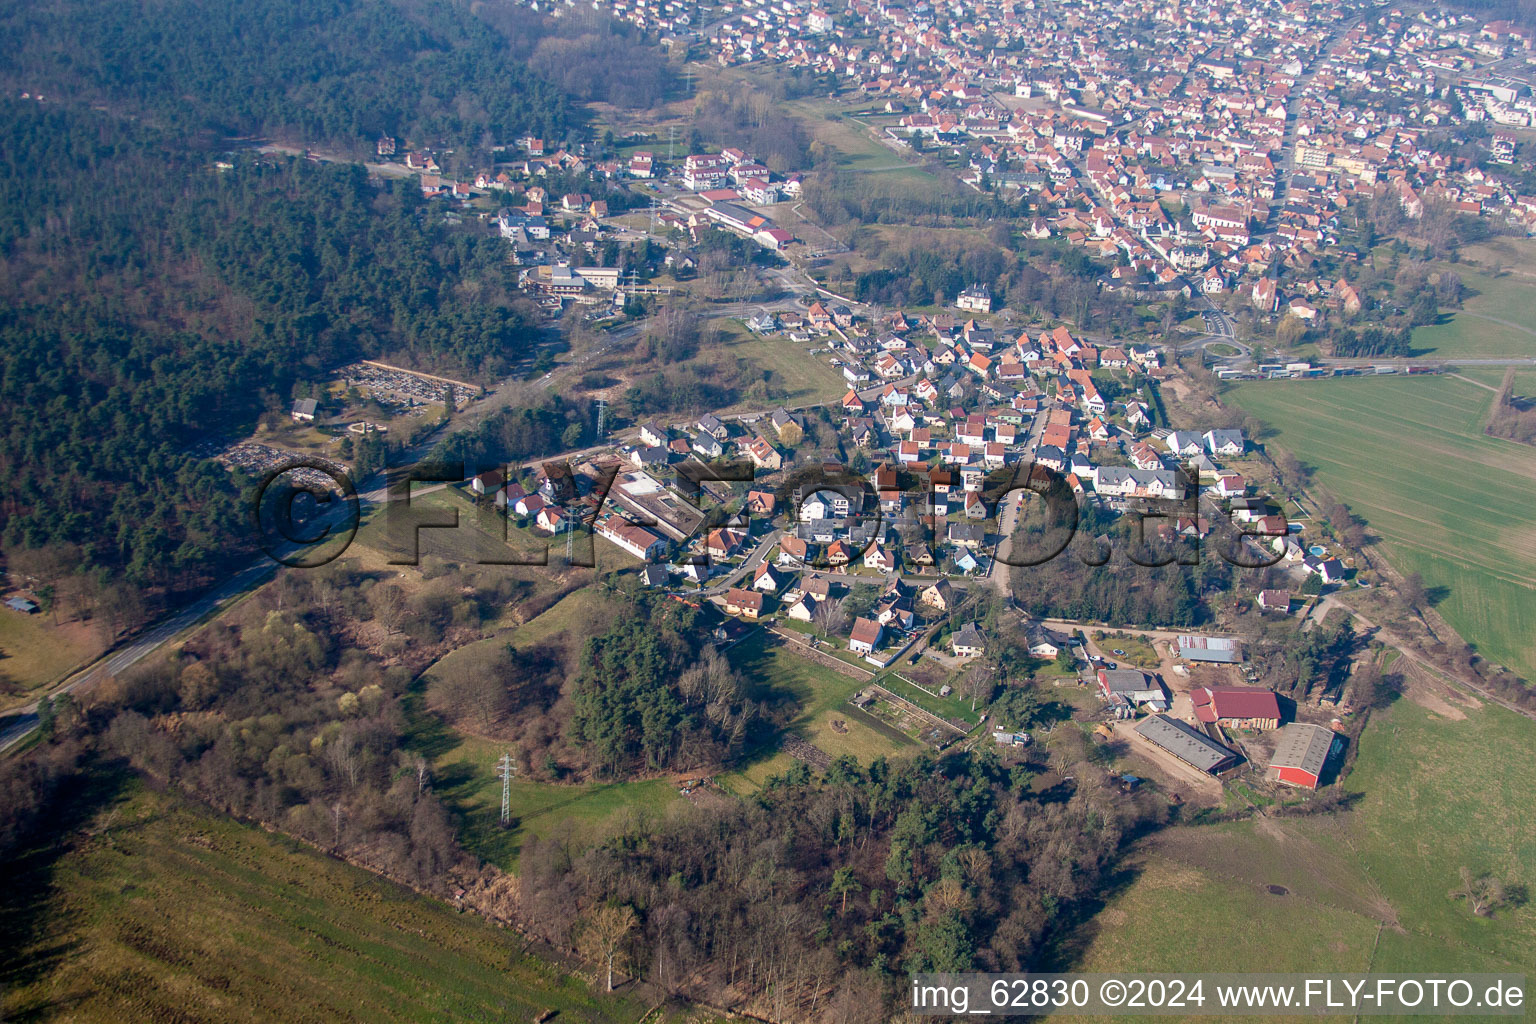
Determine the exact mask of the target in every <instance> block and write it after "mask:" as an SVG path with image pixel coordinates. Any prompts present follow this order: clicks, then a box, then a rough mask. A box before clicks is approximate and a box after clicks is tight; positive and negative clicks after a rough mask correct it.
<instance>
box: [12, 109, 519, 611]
mask: <svg viewBox="0 0 1536 1024" xmlns="http://www.w3.org/2000/svg"><path fill="white" fill-rule="evenodd" d="M0 133H3V134H4V136H5V138H6V139H7V142H8V144H7V146H6V147H5V150H4V154H3V157H0V260H3V266H4V271H5V273H4V275H3V277H0V297H3V299H4V302H3V309H0V417H3V422H0V432H3V436H4V437H5V445H4V450H5V452H6V456H5V457H4V458H3V459H0V486H3V489H4V493H5V499H4V501H3V502H0V536H3V539H4V543H5V545H6V550H7V553H8V555H9V554H10V553H12V552H14V551H16V550H34V549H40V548H44V547H50V546H52V547H58V546H61V545H65V546H70V547H71V548H72V549H73V550H75V551H76V552H77V554H78V568H79V569H80V570H82V571H96V570H101V571H111V572H115V573H119V574H121V575H122V576H124V577H126V578H127V579H128V580H130V581H132V582H133V583H135V584H137V585H139V586H170V587H178V586H196V585H199V584H200V583H202V582H204V581H206V580H207V579H208V578H210V576H211V574H212V573H215V572H216V571H218V570H219V569H221V568H223V567H225V566H228V565H229V564H232V562H233V561H235V560H238V559H240V558H242V557H245V555H246V553H247V551H248V549H249V540H248V539H247V538H245V537H244V532H243V530H244V527H243V524H244V516H245V510H244V508H243V507H242V506H241V505H240V503H239V501H238V499H237V493H236V488H235V482H234V481H232V480H231V479H230V477H229V475H228V474H227V473H226V472H225V471H224V470H222V469H221V468H219V467H218V466H217V465H215V464H213V463H211V462H209V461H207V460H206V459H205V458H201V457H196V456H194V455H193V454H191V453H190V451H189V448H190V447H191V446H192V445H194V444H195V443H197V442H200V441H205V440H208V439H212V438H218V437H221V436H238V435H239V434H241V433H243V432H245V431H248V430H249V429H250V427H251V426H252V424H253V423H254V422H255V420H256V419H257V417H258V416H260V415H262V414H263V413H265V412H269V411H278V412H282V411H285V410H286V408H287V403H288V401H289V399H290V398H291V397H292V396H293V393H294V392H293V389H294V386H295V384H297V383H299V382H301V381H302V382H313V381H317V380H320V379H322V378H323V377H324V376H325V375H326V374H327V373H329V371H330V370H331V369H332V368H334V367H335V366H336V365H338V364H339V363H341V362H343V361H346V360H350V359H355V358H358V357H360V356H366V357H383V358H388V359H390V360H393V361H397V362H401V363H404V364H407V365H427V366H430V367H431V368H432V369H434V370H436V371H438V372H449V373H455V372H456V373H461V374H466V375H471V376H477V377H481V378H490V377H495V376H498V375H501V374H504V373H506V372H507V371H508V370H509V369H510V368H511V367H512V366H513V365H514V364H516V363H518V362H520V361H522V360H524V359H525V358H526V357H527V356H529V355H530V354H531V350H532V347H533V345H534V344H535V343H536V341H537V340H538V335H537V333H536V331H535V329H534V327H533V321H532V317H531V314H530V311H529V308H528V306H527V305H526V300H525V299H524V298H523V297H522V296H521V294H520V293H518V292H517V290H516V287H515V281H514V280H512V279H511V278H510V276H509V270H508V267H507V265H506V263H505V260H504V258H503V257H504V252H503V250H502V248H501V247H500V246H499V245H498V242H497V240H496V239H494V238H490V237H486V236H484V235H482V234H479V233H475V234H470V233H465V232H456V231H454V230H453V229H452V228H450V227H449V226H446V225H444V224H442V223H441V222H440V220H439V219H438V218H437V217H436V216H434V215H433V214H432V212H431V211H430V210H429V209H428V208H427V207H426V206H425V205H424V203H423V201H422V199H421V198H420V195H419V193H418V191H417V189H415V188H414V187H410V186H400V187H392V186H391V185H389V184H387V183H386V184H374V183H371V182H370V181H369V179H368V177H367V175H366V172H364V171H363V169H362V168H361V167H355V166H343V165H332V164H319V163H311V162H308V161H303V160H292V159H288V158H283V157H262V156H258V155H254V154H243V155H235V156H234V157H233V158H231V159H230V160H228V162H227V163H226V166H225V168H224V169H223V170H216V169H215V167H214V161H215V160H216V159H219V158H220V157H221V156H223V154H219V153H217V152H216V151H215V152H213V153H210V152H200V151H197V150H195V149H192V148H190V147H187V146H184V145H182V144H181V143H180V142H178V140H177V139H176V138H174V137H172V136H167V135H165V134H164V133H162V132H160V131H158V130H156V129H153V128H149V127H145V126H142V125H136V124H132V123H127V122H124V121H121V120H118V119H115V118H112V117H110V116H108V115H105V114H101V113H98V112H94V111H85V110H80V109H77V108H67V107H61V106H56V105H54V104H49V103H38V102H35V101H20V100H11V101H6V102H3V103H0ZM104 181H110V183H111V186H110V190H107V189H104V188H103V182H104Z"/></svg>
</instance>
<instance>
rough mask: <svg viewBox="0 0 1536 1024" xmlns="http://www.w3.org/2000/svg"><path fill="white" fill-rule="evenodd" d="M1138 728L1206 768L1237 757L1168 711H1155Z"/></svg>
mask: <svg viewBox="0 0 1536 1024" xmlns="http://www.w3.org/2000/svg"><path fill="white" fill-rule="evenodd" d="M1136 731H1137V732H1139V733H1141V735H1143V736H1145V737H1146V738H1147V739H1148V740H1151V741H1152V742H1153V743H1155V744H1157V745H1158V746H1159V747H1162V748H1163V749H1164V750H1166V751H1168V753H1170V754H1172V755H1173V756H1174V757H1176V758H1178V759H1179V760H1180V761H1183V762H1184V763H1185V764H1189V765H1193V766H1194V767H1196V768H1198V769H1200V770H1201V771H1203V772H1214V771H1220V770H1221V769H1222V768H1225V767H1226V766H1227V765H1229V764H1231V763H1232V762H1233V760H1234V759H1235V758H1236V757H1237V755H1236V754H1234V753H1232V751H1230V750H1228V749H1227V748H1226V747H1224V746H1222V745H1221V744H1220V743H1217V742H1216V741H1215V740H1213V739H1211V738H1210V737H1208V736H1206V735H1205V734H1204V733H1202V732H1200V731H1199V730H1197V729H1196V728H1195V727H1194V726H1192V725H1190V724H1189V723H1187V722H1181V721H1179V720H1178V719H1177V718H1169V717H1168V716H1167V715H1152V716H1151V717H1149V718H1148V719H1147V720H1146V721H1145V722H1142V723H1141V724H1140V725H1138V726H1137V727H1136Z"/></svg>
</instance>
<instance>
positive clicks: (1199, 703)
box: [1189, 686, 1280, 729]
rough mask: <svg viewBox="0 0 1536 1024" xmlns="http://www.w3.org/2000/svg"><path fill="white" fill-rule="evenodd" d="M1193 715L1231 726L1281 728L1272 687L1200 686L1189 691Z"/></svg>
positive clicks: (1235, 727)
mask: <svg viewBox="0 0 1536 1024" xmlns="http://www.w3.org/2000/svg"><path fill="white" fill-rule="evenodd" d="M1189 697H1190V700H1192V701H1193V702H1194V705H1195V717H1196V718H1197V719H1199V720H1200V721H1202V722H1207V723H1209V722H1214V723H1216V724H1218V725H1224V726H1227V727H1228V728H1232V729H1278V728H1280V702H1279V700H1278V699H1277V698H1276V697H1275V691H1273V690H1261V689H1257V688H1254V687H1248V686H1220V687H1212V686H1199V687H1196V688H1195V689H1193V690H1191V691H1189Z"/></svg>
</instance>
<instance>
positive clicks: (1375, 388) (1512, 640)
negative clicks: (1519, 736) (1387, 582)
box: [1229, 377, 1536, 678]
mask: <svg viewBox="0 0 1536 1024" xmlns="http://www.w3.org/2000/svg"><path fill="white" fill-rule="evenodd" d="M1229 396H1230V397H1231V398H1232V399H1234V400H1235V401H1236V403H1237V404H1238V405H1239V406H1241V407H1242V408H1243V409H1244V410H1245V411H1247V412H1250V413H1252V414H1254V415H1255V416H1257V417H1259V418H1260V419H1261V420H1263V421H1264V422H1265V423H1267V424H1269V425H1270V426H1272V427H1274V428H1275V429H1276V430H1277V435H1276V438H1275V440H1276V441H1277V442H1278V443H1279V444H1280V445H1282V446H1283V447H1285V448H1288V449H1289V450H1291V451H1292V452H1294V453H1295V454H1296V455H1297V456H1298V457H1299V458H1300V459H1301V460H1302V461H1303V462H1304V463H1306V464H1308V465H1310V466H1312V467H1314V468H1315V472H1316V476H1317V479H1318V480H1319V481H1320V482H1321V483H1322V484H1323V485H1324V486H1325V487H1327V488H1328V490H1329V491H1331V492H1332V493H1334V494H1335V495H1337V496H1338V497H1339V498H1341V499H1342V500H1343V501H1344V502H1346V503H1347V504H1348V505H1349V506H1350V508H1351V509H1352V510H1353V511H1355V512H1356V513H1357V514H1359V515H1361V516H1363V517H1364V518H1365V519H1366V521H1367V522H1368V523H1369V524H1370V527H1371V529H1372V531H1373V532H1375V533H1377V534H1379V535H1380V536H1381V537H1382V538H1383V540H1384V541H1385V544H1386V549H1387V553H1388V556H1389V557H1390V558H1391V559H1392V562H1393V564H1394V565H1395V566H1396V567H1397V568H1399V569H1400V570H1402V571H1404V572H1419V573H1422V574H1423V576H1424V580H1425V582H1426V584H1427V585H1428V586H1430V587H1433V588H1444V599H1443V600H1441V601H1440V603H1439V604H1438V605H1437V609H1438V610H1439V611H1440V613H1441V614H1443V615H1444V616H1445V617H1446V619H1447V620H1448V621H1449V622H1450V623H1451V624H1452V625H1453V626H1454V627H1455V628H1456V629H1457V631H1458V632H1460V633H1461V635H1462V637H1463V638H1464V639H1466V640H1467V642H1468V643H1471V644H1474V645H1475V646H1476V647H1477V648H1478V650H1479V651H1481V652H1482V653H1483V654H1484V655H1485V656H1487V657H1489V658H1491V659H1493V660H1495V661H1499V662H1503V663H1505V664H1508V665H1510V666H1511V667H1512V668H1514V669H1515V670H1516V671H1519V672H1521V673H1523V674H1525V675H1527V676H1530V677H1533V678H1536V649H1533V648H1532V646H1531V643H1530V638H1531V637H1532V636H1533V635H1536V527H1533V525H1532V519H1531V514H1530V510H1531V509H1532V508H1533V507H1536V449H1532V448H1530V447H1528V446H1526V445H1520V444H1515V443H1514V442H1510V441H1501V440H1498V439H1495V438H1489V437H1485V436H1483V434H1482V423H1483V419H1484V417H1485V416H1486V414H1487V411H1488V405H1489V402H1490V401H1491V400H1492V398H1493V394H1492V392H1490V391H1488V390H1486V389H1484V388H1480V387H1477V386H1476V385H1474V384H1470V383H1468V382H1466V381H1462V380H1457V379H1455V378H1451V377H1441V378H1418V379H1408V378H1399V379H1395V380H1382V379H1339V380H1328V381H1309V382H1285V383H1268V382H1266V383H1260V384H1250V385H1243V386H1241V387H1238V388H1236V389H1234V390H1233V391H1231V392H1229Z"/></svg>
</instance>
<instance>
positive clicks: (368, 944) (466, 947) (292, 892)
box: [0, 787, 644, 1024]
mask: <svg viewBox="0 0 1536 1024" xmlns="http://www.w3.org/2000/svg"><path fill="white" fill-rule="evenodd" d="M118 808H119V809H118V813H117V817H116V819H115V823H114V824H113V825H112V827H111V829H110V831H109V832H108V833H106V834H105V835H100V834H98V835H96V836H90V835H88V834H86V833H83V832H82V833H80V834H78V835H76V836H74V837H72V839H71V841H70V842H69V844H68V845H67V847H66V849H65V852H64V853H63V854H62V855H61V856H58V857H57V858H55V857H54V856H53V854H52V852H51V851H48V852H42V853H37V854H34V855H32V856H31V857H28V858H24V859H23V860H22V861H21V862H19V863H15V864H13V865H11V871H12V874H11V877H10V879H9V882H10V884H9V885H7V899H6V903H5V909H4V915H5V916H4V919H3V922H0V923H3V928H0V931H3V932H4V933H5V935H6V937H7V939H8V940H14V945H13V942H12V941H7V943H6V944H5V945H6V947H8V950H9V953H10V954H11V955H8V956H7V957H6V960H5V963H6V971H5V974H4V980H5V985H6V991H5V995H4V1003H3V1005H4V1007H5V1010H6V1019H8V1020H9V1019H27V1020H54V1019H61V1020H71V1021H84V1022H89V1021H103V1022H113V1024H116V1022H119V1021H128V1020H134V1021H150V1020H177V1021H191V1020H221V1021H269V1020H283V1021H352V1020H356V1021H450V1020H451V1021H504V1020H532V1019H533V1018H534V1017H536V1016H538V1015H539V1014H540V1013H542V1012H543V1011H545V1010H548V1009H558V1010H559V1011H560V1012H559V1019H560V1020H562V1021H565V1020H569V1021H594V1022H596V1021H610V1020H611V1021H620V1020H623V1021H633V1020H636V1019H638V1018H639V1017H640V1015H641V1013H642V1012H643V1010H644V1007H641V1006H639V1005H637V1004H634V1003H633V1002H631V1001H629V1000H627V999H603V1000H599V999H598V998H596V997H595V996H594V995H593V994H592V993H591V992H590V991H589V990H588V989H587V988H586V986H585V985H584V984H583V983H582V982H581V981H579V980H577V979H573V978H571V977H570V976H569V974H568V973H567V972H564V971H561V970H559V969H557V968H555V967H553V966H551V965H549V964H546V963H543V962H541V961H538V960H534V959H532V958H528V957H522V956H519V955H518V953H517V950H518V948H519V944H518V943H517V941H516V937H515V936H514V935H513V934H512V933H510V932H507V931H503V930H500V929H497V928H494V927H492V926H491V925H489V924H487V923H485V922H484V921H482V920H481V919H480V918H477V917H474V916H472V915H468V914H458V913H455V912H454V911H453V910H451V909H450V908H448V907H446V906H444V905H443V904H440V903H437V902H434V901H432V900H428V899H425V898H423V897H420V896H416V895H414V894H412V893H410V892H408V891H406V890H404V889H402V888H400V887H398V886H396V885H393V884H392V883H389V882H385V881H382V880H380V879H378V878H376V877H374V876H373V875H371V874H369V873H367V872H365V871H362V870H360V869H357V868H353V867H350V866H348V865H346V864H343V863H340V862H338V861H334V860H331V859H330V858H328V857H325V856H322V855H321V854H318V853H316V852H314V851H312V850H310V849H308V848H305V847H302V846H300V845H298V844H296V843H294V842H292V841H289V840H286V839H284V838H282V837H279V836H274V835H270V834H267V833H265V832H262V831H261V830H259V829H256V828H253V827H249V826H244V825H240V824H237V823H235V822H233V821H230V820H229V819H227V818H223V817H220V816H217V815H214V814H212V813H210V812H207V811H204V810H202V809H201V808H198V807H195V806H193V805H190V804H188V803H186V802H184V801H182V800H179V799H177V798H175V797H172V796H167V795H164V794H156V793H152V792H148V791H145V790H141V789H138V788H136V787H130V788H129V790H128V791H127V793H126V795H125V796H123V797H122V798H120V802H119V804H118ZM105 814H106V812H102V814H100V815H98V816H97V818H96V822H95V824H96V826H97V827H98V828H99V826H100V824H101V823H102V822H103V821H104V820H105ZM23 894H25V895H23ZM28 900H30V901H31V902H26V901H28Z"/></svg>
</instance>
